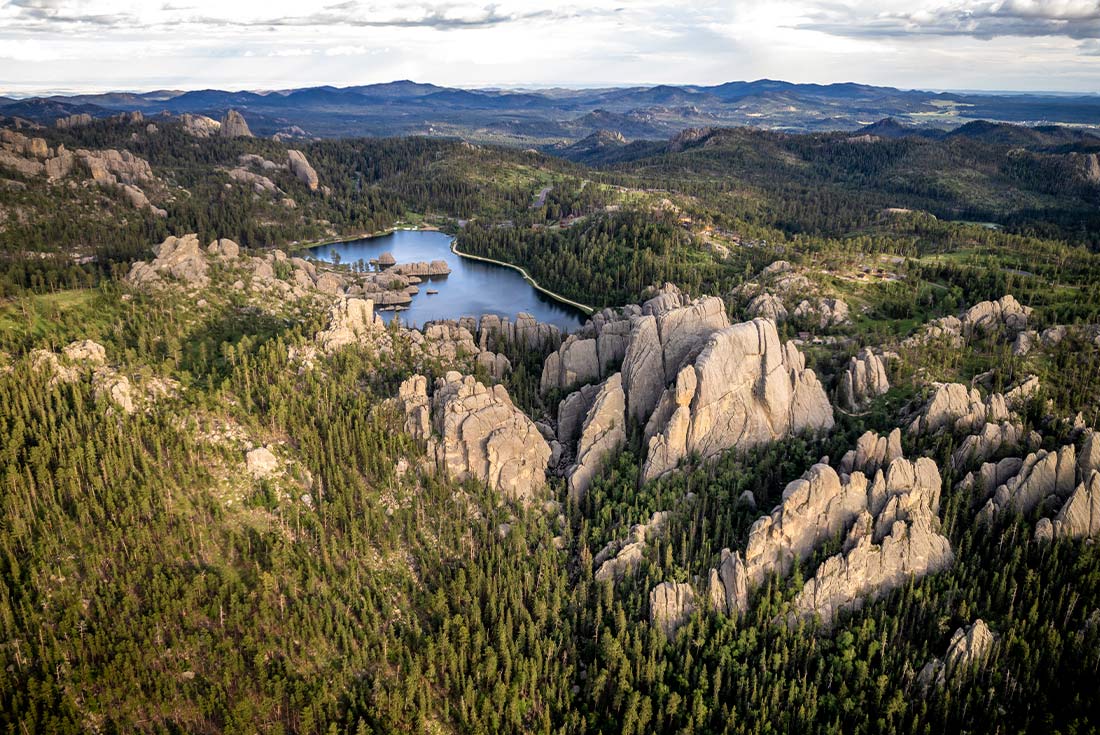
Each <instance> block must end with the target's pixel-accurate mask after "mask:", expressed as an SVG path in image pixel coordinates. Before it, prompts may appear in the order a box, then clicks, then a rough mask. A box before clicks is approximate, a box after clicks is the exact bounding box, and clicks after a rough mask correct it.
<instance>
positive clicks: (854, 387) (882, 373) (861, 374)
mask: <svg viewBox="0 0 1100 735" xmlns="http://www.w3.org/2000/svg"><path fill="white" fill-rule="evenodd" d="M888 390H890V381H889V380H888V379H887V377H886V368H885V366H884V365H883V364H882V358H881V357H879V356H878V355H876V354H875V353H874V352H873V351H872V350H871V349H870V348H868V347H864V348H863V349H862V350H860V351H859V354H858V355H856V356H854V357H852V358H851V359H850V360H849V361H848V367H847V368H845V370H844V371H843V372H841V373H840V382H839V383H838V384H837V403H838V404H839V405H840V407H841V408H843V409H845V410H848V411H859V410H861V409H863V408H864V407H866V405H867V404H868V403H870V402H871V400H872V399H874V398H875V397H876V396H881V395H882V394H883V393H885V392H886V391H888Z"/></svg>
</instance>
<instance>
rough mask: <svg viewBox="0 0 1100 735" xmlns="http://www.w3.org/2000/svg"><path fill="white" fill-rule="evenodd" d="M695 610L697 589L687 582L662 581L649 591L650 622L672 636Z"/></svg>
mask: <svg viewBox="0 0 1100 735" xmlns="http://www.w3.org/2000/svg"><path fill="white" fill-rule="evenodd" d="M694 612H695V591H694V590H693V589H692V588H691V585H690V584H687V583H685V582H661V583H660V584H659V585H657V586H656V587H654V588H653V589H652V590H650V591H649V622H650V623H652V624H653V625H656V626H657V627H659V628H660V629H661V630H663V631H664V633H665V635H666V636H668V637H670V638H671V637H672V636H673V635H674V634H675V633H676V631H677V630H679V628H680V626H682V625H683V624H684V623H686V622H687V621H688V619H689V618H691V616H692V613H694Z"/></svg>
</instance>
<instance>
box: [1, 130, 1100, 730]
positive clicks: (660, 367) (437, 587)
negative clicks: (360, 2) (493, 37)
mask: <svg viewBox="0 0 1100 735" xmlns="http://www.w3.org/2000/svg"><path fill="white" fill-rule="evenodd" d="M149 124H150V123H147V122H142V123H140V124H139V123H134V122H133V121H127V120H104V121H97V122H95V123H92V124H89V125H85V126H82V127H77V128H73V129H50V130H37V131H34V130H26V129H23V130H21V131H16V132H20V134H21V135H24V137H25V139H26V141H33V139H34V137H35V136H38V137H41V139H42V140H43V143H42V144H41V145H39V144H33V143H29V142H26V141H24V140H20V139H16V138H14V137H5V138H4V139H3V141H4V143H5V144H6V145H7V146H8V148H5V149H4V152H5V153H6V154H7V157H0V167H4V168H3V170H2V178H3V182H0V184H2V186H0V213H2V215H3V217H2V218H0V255H2V257H3V269H2V272H0V298H2V299H3V300H2V301H0V482H2V486H3V492H2V493H0V581H2V584H0V724H2V727H3V729H4V731H5V732H11V733H13V734H14V733H35V732H65V733H69V732H71V733H77V732H149V733H175V732H188V733H219V732H226V733H255V732H263V733H303V734H305V733H339V732H349V733H403V732H429V733H528V732H535V733H589V732H592V733H596V732H598V733H629V734H640V733H651V732H677V733H712V732H713V733H775V732H821V733H883V732H890V733H913V732H919V733H925V732H926V733H939V732H972V733H978V732H981V733H1006V732H1040V731H1041V732H1058V733H1088V732H1095V731H1096V730H1097V729H1098V728H1100V702H1098V700H1097V698H1096V692H1095V689H1096V687H1095V684H1094V682H1095V681H1097V680H1098V678H1100V550H1098V547H1097V539H1098V538H1100V431H1098V429H1100V400H1098V398H1097V396H1100V255H1098V254H1097V253H1096V251H1095V248H1096V242H1097V240H1096V232H1097V230H1096V228H1095V227H1094V226H1093V222H1092V220H1091V217H1092V216H1093V215H1092V214H1090V212H1093V211H1094V210H1095V204H1096V197H1097V189H1096V184H1095V182H1090V181H1089V180H1088V176H1087V172H1088V169H1087V168H1081V167H1080V164H1081V160H1079V159H1078V158H1074V157H1072V155H1071V154H1077V155H1078V156H1081V155H1085V154H1084V153H1083V152H1081V151H1051V150H1042V151H1039V150H1026V151H1023V152H1020V153H1012V154H1011V155H1010V153H1009V149H1008V147H1006V146H1004V145H1003V144H1002V143H998V142H988V141H973V140H962V139H959V138H956V139H953V140H936V139H931V138H929V139H923V140H920V141H917V140H914V139H911V138H902V139H893V138H891V139H886V138H883V139H881V140H876V141H870V142H868V141H863V142H851V141H847V140H844V139H841V138H839V137H837V136H829V135H825V136H791V135H779V134H775V133H761V132H759V131H749V130H736V131H720V132H714V133H710V134H708V137H705V138H700V139H698V140H691V141H683V140H682V141H680V142H679V143H673V144H669V146H668V147H667V148H663V149H662V150H655V149H649V150H647V151H646V152H645V155H641V156H638V157H636V158H632V159H631V160H618V161H616V162H614V163H609V164H608V165H607V166H606V167H596V168H589V167H586V166H583V165H580V164H577V163H570V162H567V161H564V160H560V159H556V158H552V157H548V156H544V155H542V154H539V153H535V152H529V151H525V152H521V151H516V150H510V149H503V148H493V147H478V146H471V145H468V144H466V143H462V142H458V141H442V140H428V139H420V138H394V139H384V140H359V139H355V140H323V141H312V142H305V141H297V142H294V143H292V144H287V143H284V142H277V141H273V140H264V139H259V138H251V137H234V138H219V137H197V136H196V135H195V134H194V132H193V131H192V132H189V131H188V129H187V128H186V127H185V125H184V123H183V122H180V121H177V120H175V119H172V120H168V121H165V120H159V121H157V122H156V123H155V129H150V127H148V125H149ZM1001 132H1003V131H1001ZM1001 132H999V133H998V135H1000V134H1001ZM62 146H63V150H62V149H61V147H62ZM674 148H675V149H676V150H673V149H674ZM43 150H44V152H43ZM109 150H114V151H119V152H120V153H119V156H118V157H117V158H115V157H110V156H107V155H106V154H103V153H101V152H103V151H109ZM291 150H297V151H300V152H301V154H302V158H303V159H304V160H305V161H306V165H305V167H303V166H302V165H301V163H300V162H298V161H296V158H295V157H294V156H293V155H291V154H290V151H291ZM79 151H91V152H93V155H84V154H80V153H78V152H79ZM121 151H126V152H127V153H128V154H129V155H126V156H124V155H122V154H121ZM66 152H68V153H71V154H72V155H73V156H74V159H73V160H72V161H71V162H70V163H69V165H70V168H69V169H68V170H67V171H64V168H63V165H62V164H63V163H64V161H65V160H67V159H66V158H65V154H66ZM131 156H132V157H136V159H140V161H137V160H135V159H134V158H132V157H131ZM16 159H18V160H17V161H16ZM36 161H37V162H39V163H40V166H41V169H36V168H35V167H34V166H32V165H30V164H28V162H32V163H33V162H36ZM51 161H61V163H50V162H51ZM142 162H145V164H147V168H146V166H145V165H144V164H143V163H142ZM99 166H102V167H103V168H102V170H100V169H97V167H99ZM97 170H100V175H99V176H98V178H97V176H96V171H97ZM62 171H64V173H61V175H59V176H53V175H51V174H50V173H49V172H53V173H59V172H62ZM104 171H105V172H106V173H108V174H110V176H111V177H113V178H114V180H113V181H112V180H111V179H109V178H108V177H107V176H105V175H103V172H104ZM1082 172H1083V173H1082ZM960 177H961V178H960ZM933 180H935V181H933ZM936 182H938V183H936ZM269 184H270V186H269ZM126 187H132V188H137V189H139V191H140V192H141V193H142V195H143V197H145V199H146V201H144V202H143V201H142V199H140V198H137V197H135V196H134V195H133V194H132V193H131V192H129V190H128V189H127V188H126ZM288 200H290V201H291V202H292V205H291V204H288V203H287V202H288ZM158 210H161V211H162V212H163V214H161V213H160V212H158ZM970 219H974V220H980V222H962V221H952V220H970ZM399 223H404V224H414V225H423V226H438V227H441V228H444V229H446V230H447V231H448V232H451V233H453V234H454V235H455V236H456V238H457V243H458V245H459V246H460V247H461V248H462V249H463V250H464V251H466V252H470V253H474V254H479V255H483V256H488V257H492V258H496V259H500V260H504V261H506V262H510V263H514V264H517V265H522V266H524V267H525V268H527V269H528V271H529V272H530V274H531V275H532V276H533V277H534V278H535V279H537V280H538V281H539V282H540V283H541V284H543V285H545V286H546V287H548V288H550V289H551V290H553V291H556V292H557V293H560V294H561V295H563V296H566V297H568V298H573V299H577V300H580V301H582V302H584V303H587V304H591V305H593V306H596V307H598V309H599V310H598V311H597V312H596V313H595V314H593V315H592V318H591V319H590V320H589V321H588V322H587V323H586V324H585V325H584V326H583V327H581V328H580V329H578V330H576V332H575V333H574V334H572V335H563V334H560V333H559V332H557V331H556V330H552V329H549V328H547V325H539V324H537V323H535V321H534V320H533V319H527V318H523V317H517V315H508V317H509V320H506V321H502V320H501V319H500V318H499V317H496V316H490V317H488V318H484V317H482V318H480V319H479V317H481V316H482V315H480V314H470V315H469V317H470V318H469V319H463V320H462V321H454V322H448V323H437V324H428V325H422V326H421V328H420V329H408V328H406V327H404V326H402V325H401V324H400V320H399V319H395V320H394V321H393V322H391V323H390V324H389V325H388V326H386V325H383V324H382V323H381V322H380V319H379V318H377V315H376V314H375V313H374V309H375V308H377V307H378V306H379V304H378V303H372V300H371V295H372V294H375V293H377V292H376V291H373V290H370V289H375V288H382V287H381V286H378V283H379V282H380V281H384V280H391V279H392V280H393V283H392V284H390V285H388V286H386V287H385V288H390V289H394V290H396V289H398V288H402V289H403V288H406V287H408V286H409V285H410V284H411V285H413V286H414V287H415V284H412V282H410V281H409V280H408V279H404V280H402V279H398V278H394V271H392V270H390V271H386V270H383V265H382V264H380V263H379V264H376V265H369V266H368V265H367V264H359V265H357V266H347V265H344V266H341V265H332V264H325V263H318V262H314V261H308V260H303V259H301V258H298V257H295V255H296V254H297V250H296V249H297V248H298V246H299V245H301V244H303V243H305V242H312V241H320V240H328V239H333V238H340V237H346V236H355V235H361V234H364V233H372V232H378V231H383V230H385V229H387V228H391V227H393V226H395V225H397V224H399ZM991 224H996V225H998V226H996V227H993V226H990V225H991ZM190 233H194V236H189V235H190ZM417 283H420V281H417ZM421 285H426V284H423V283H422V284H421ZM368 286H369V288H368Z"/></svg>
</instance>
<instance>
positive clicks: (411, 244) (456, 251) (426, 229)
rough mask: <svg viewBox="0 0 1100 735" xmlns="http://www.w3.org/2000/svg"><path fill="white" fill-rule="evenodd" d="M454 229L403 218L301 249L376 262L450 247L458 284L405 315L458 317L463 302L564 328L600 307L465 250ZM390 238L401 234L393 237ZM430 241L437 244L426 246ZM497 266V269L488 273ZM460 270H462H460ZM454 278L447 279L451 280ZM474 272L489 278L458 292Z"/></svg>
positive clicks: (473, 309)
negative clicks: (387, 253)
mask: <svg viewBox="0 0 1100 735" xmlns="http://www.w3.org/2000/svg"><path fill="white" fill-rule="evenodd" d="M449 230H450V228H448V227H446V225H443V226H440V225H438V224H435V223H433V224H432V225H428V224H425V225H421V226H417V225H415V224H412V223H410V224H409V225H407V226H401V225H400V224H399V225H397V226H394V227H389V228H386V229H385V230H383V231H379V232H375V233H371V234H369V235H364V236H359V237H355V236H350V237H343V238H337V239H329V240H326V241H324V242H323V243H315V244H312V245H310V246H309V247H302V249H301V250H300V252H298V253H297V254H299V255H301V256H303V257H306V258H315V259H317V260H319V261H327V262H331V260H330V258H336V255H339V256H340V258H339V260H340V261H342V262H344V263H346V264H347V265H351V264H353V263H354V262H357V261H362V262H363V263H365V262H367V261H368V260H369V261H370V262H372V263H373V262H374V261H375V259H376V258H378V257H380V254H382V253H383V252H384V251H387V250H388V251H392V253H393V254H394V255H396V256H397V258H398V259H399V260H400V259H404V260H410V262H411V261H420V260H425V261H426V260H431V259H432V258H439V257H441V256H443V255H444V253H446V251H445V250H443V248H447V249H448V250H449V251H450V253H449V254H448V255H446V260H448V261H449V262H450V264H451V268H452V269H454V270H453V272H452V276H453V277H454V278H458V279H459V280H458V284H459V285H456V286H453V287H452V288H451V289H443V290H444V291H448V294H444V296H445V298H442V297H440V292H439V290H436V293H435V294H433V295H432V296H433V301H434V299H435V298H442V302H441V303H440V304H438V305H437V306H436V307H428V306H427V305H426V304H420V305H419V306H418V304H417V303H416V302H415V301H414V302H413V303H412V304H410V305H409V307H408V309H407V310H408V311H411V312H414V313H410V314H409V315H408V316H406V315H403V316H402V318H403V319H408V318H413V319H418V320H419V319H420V318H422V317H423V318H427V319H438V318H457V317H456V316H454V315H453V313H457V312H459V311H460V310H462V309H463V308H468V309H470V313H477V312H478V309H479V308H480V309H481V313H498V314H500V315H501V316H504V315H506V314H514V313H522V312H527V313H530V314H532V315H534V316H535V318H536V319H538V320H539V321H545V322H548V323H552V324H557V325H558V326H559V327H561V328H562V330H563V331H572V330H574V329H576V328H578V327H579V326H580V325H581V324H583V322H584V320H585V319H586V318H587V317H589V316H591V315H592V314H593V313H594V312H595V311H596V309H595V308H594V307H591V306H589V305H587V304H582V303H580V302H578V301H574V300H572V299H569V298H566V297H565V296H562V295H561V294H557V293H554V292H553V291H551V290H549V289H547V288H545V287H544V286H542V285H540V284H539V283H538V282H537V281H536V280H535V279H534V278H532V277H531V275H530V274H529V273H528V272H527V271H526V269H524V268H523V267H521V266H517V265H514V264H512V263H508V262H505V261H501V260H496V259H493V258H488V257H483V256H480V255H473V254H470V253H466V252H463V251H462V249H461V248H460V247H459V246H458V233H456V232H454V231H453V230H451V231H449ZM390 238H397V239H396V240H393V241H392V242H390V241H389V240H390ZM428 242H431V243H434V244H432V245H430V246H427V247H425V244H426V243H428ZM463 263H465V265H463ZM372 270H373V269H372ZM494 270H495V271H496V275H489V274H491V273H493V271H494ZM456 273H457V274H458V275H455V274H456ZM481 274H484V275H481ZM517 275H518V276H519V277H518V278H517V277H516V276H517ZM454 278H449V279H447V282H450V281H451V280H454ZM471 278H473V279H475V280H477V279H489V280H488V281H483V282H480V284H479V285H478V287H477V289H476V290H473V291H469V293H468V294H466V295H464V296H459V295H458V294H459V293H460V292H461V290H462V289H464V288H465V289H468V288H469V285H468V284H469V282H470V279H471ZM507 284H511V285H507ZM509 288H510V289H516V288H522V290H523V292H522V293H520V292H519V291H515V292H514V293H512V294H506V293H505V291H506V290H507V289H509ZM455 289H458V290H455ZM525 294H526V295H525ZM456 299H457V300H456ZM418 311H419V312H421V314H420V316H416V315H415V312H418ZM435 312H440V314H439V316H430V317H429V316H427V314H428V313H435ZM462 313H466V312H462Z"/></svg>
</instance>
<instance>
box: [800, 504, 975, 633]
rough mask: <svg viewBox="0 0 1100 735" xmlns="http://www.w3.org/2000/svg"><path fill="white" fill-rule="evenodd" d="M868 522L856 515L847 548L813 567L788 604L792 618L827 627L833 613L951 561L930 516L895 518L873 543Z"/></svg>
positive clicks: (947, 545) (864, 516)
mask: <svg viewBox="0 0 1100 735" xmlns="http://www.w3.org/2000/svg"><path fill="white" fill-rule="evenodd" d="M870 521H871V518H870V515H869V514H867V513H866V512H864V513H863V514H861V517H860V518H859V519H857V520H856V523H855V525H854V526H853V527H852V533H850V534H849V536H848V540H847V543H846V547H848V548H849V550H848V551H846V552H844V553H842V554H837V555H836V556H833V557H830V558H829V559H827V560H826V561H825V563H824V564H822V565H821V566H820V567H818V569H817V572H816V573H815V574H814V578H813V579H811V580H809V581H808V582H807V583H806V586H805V587H803V588H802V591H801V592H799V593H798V595H797V596H796V597H795V599H794V601H793V603H792V607H793V609H794V610H795V615H796V616H798V617H801V618H810V617H814V616H819V617H820V618H821V620H822V622H823V624H824V625H826V626H828V625H830V624H831V623H832V621H833V619H834V617H835V615H836V614H837V613H838V612H840V611H842V610H849V609H859V608H860V607H861V606H862V605H863V602H864V600H866V599H868V598H876V597H880V596H881V595H883V594H886V593H887V592H889V591H891V590H894V589H897V588H898V587H901V586H902V585H904V584H905V583H907V582H908V581H909V580H910V579H913V578H920V577H923V576H925V575H927V574H931V573H933V572H937V571H940V570H942V569H944V568H946V567H947V566H949V565H950V564H951V562H952V561H953V560H954V555H953V554H952V552H951V544H950V542H949V541H948V540H947V539H946V538H945V537H943V536H941V535H940V534H939V531H938V525H939V524H938V519H937V518H935V517H934V516H929V515H918V516H917V517H915V518H914V519H913V520H912V521H908V522H907V521H901V520H899V521H895V522H894V523H893V525H892V526H891V528H890V534H889V535H888V536H887V537H886V538H884V539H883V540H882V542H881V543H876V542H875V541H874V538H873V536H872V534H871V532H870V525H871V523H870Z"/></svg>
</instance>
